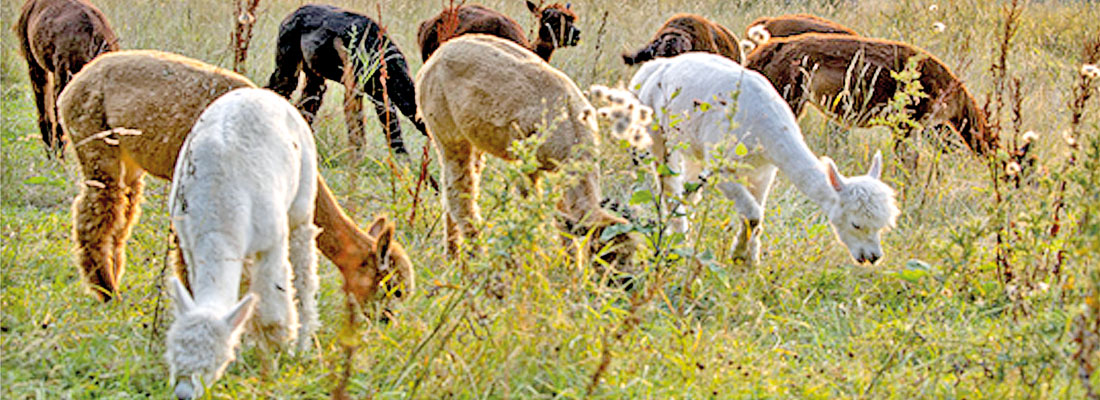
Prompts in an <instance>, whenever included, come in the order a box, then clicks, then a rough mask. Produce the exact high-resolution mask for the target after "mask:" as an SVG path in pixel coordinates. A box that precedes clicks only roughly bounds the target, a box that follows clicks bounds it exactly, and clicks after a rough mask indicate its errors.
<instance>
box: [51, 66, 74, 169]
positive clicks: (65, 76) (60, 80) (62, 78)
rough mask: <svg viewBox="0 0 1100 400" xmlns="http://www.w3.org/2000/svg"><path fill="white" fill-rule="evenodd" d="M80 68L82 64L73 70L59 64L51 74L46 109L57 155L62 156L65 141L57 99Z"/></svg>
mask: <svg viewBox="0 0 1100 400" xmlns="http://www.w3.org/2000/svg"><path fill="white" fill-rule="evenodd" d="M82 67H83V64H81V65H79V66H75V69H73V68H74V67H70V66H69V65H68V64H67V63H65V64H59V65H58V69H57V71H56V72H54V74H53V77H54V82H53V85H52V86H51V87H50V90H51V91H52V93H50V98H49V101H50V104H49V107H48V108H47V109H48V110H49V113H50V122H51V123H52V124H53V147H54V149H56V151H57V152H58V154H59V155H62V156H64V153H63V152H64V149H65V142H66V140H65V131H64V130H63V129H61V120H60V119H59V118H58V115H57V98H58V97H60V96H61V91H62V90H64V89H65V87H66V86H68V85H69V81H71V80H72V78H73V73H75V71H80V68H82Z"/></svg>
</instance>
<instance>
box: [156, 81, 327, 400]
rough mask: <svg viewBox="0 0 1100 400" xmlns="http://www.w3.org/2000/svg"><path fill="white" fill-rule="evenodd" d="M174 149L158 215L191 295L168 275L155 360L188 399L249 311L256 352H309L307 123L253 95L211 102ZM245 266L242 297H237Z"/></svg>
mask: <svg viewBox="0 0 1100 400" xmlns="http://www.w3.org/2000/svg"><path fill="white" fill-rule="evenodd" d="M180 151H181V152H180V157H179V160H178V161H177V162H176V168H175V173H174V174H173V177H172V189H171V192H170V194H169V206H168V208H169V212H170V213H171V217H172V226H173V228H174V230H175V232H176V237H177V238H178V239H179V248H180V253H181V254H182V256H183V259H184V261H185V262H186V264H187V266H188V269H187V273H188V276H187V281H188V282H191V290H192V291H193V292H194V296H192V295H191V294H189V293H188V291H187V290H186V289H184V288H183V285H182V284H181V283H180V281H179V280H177V279H174V278H173V279H172V281H171V285H170V286H169V287H170V288H171V289H170V292H171V294H172V298H173V300H174V301H175V304H176V320H175V322H173V323H172V327H171V328H169V330H168V338H167V339H168V351H167V353H166V355H165V357H166V358H167V360H168V365H169V366H170V367H171V371H172V381H173V382H172V383H173V385H174V386H175V394H176V398H179V399H191V398H196V397H200V396H202V392H203V389H204V385H205V386H210V385H212V384H213V383H214V381H215V380H217V379H218V378H219V377H220V376H221V374H222V372H223V371H224V370H225V367H226V366H228V365H229V362H231V361H232V360H233V349H234V347H235V346H236V344H237V338H239V336H240V332H241V331H242V330H243V327H244V322H245V321H247V320H249V314H250V311H251V314H255V315H254V316H253V317H252V318H251V322H252V323H251V329H249V331H251V332H252V333H253V335H255V336H257V337H258V338H259V340H258V342H259V344H260V346H261V347H263V348H264V351H265V353H271V352H278V351H279V350H281V349H283V348H284V347H285V345H286V344H287V343H289V342H291V341H294V340H295V339H297V348H298V350H299V351H306V350H308V349H309V348H310V340H311V336H312V335H313V332H314V331H315V330H316V328H317V326H318V325H319V321H318V318H317V246H316V244H315V242H314V237H316V236H317V233H318V229H317V228H316V227H315V226H313V210H314V201H315V199H316V197H317V176H318V173H317V151H316V149H315V148H314V144H313V132H312V131H311V130H310V128H309V125H308V124H306V121H305V120H304V119H302V116H301V114H300V113H298V110H297V109H295V108H294V106H292V105H290V103H287V102H286V100H285V99H283V98H282V97H280V96H279V95H277V94H275V93H273V92H270V91H267V90H263V89H253V88H242V89H237V90H234V91H231V92H229V93H226V94H225V95H224V96H222V97H220V98H218V99H217V100H215V101H214V102H213V103H211V104H210V107H207V109H206V111H203V113H202V115H200V116H199V119H198V121H196V122H195V126H194V128H192V129H191V134H190V135H188V136H187V141H186V142H185V143H184V145H183V148H182V149H181V150H180ZM245 268H248V269H249V271H248V272H247V275H248V276H249V281H250V282H249V291H250V292H251V293H249V294H248V295H246V297H245V298H244V299H242V300H241V301H239V302H238V301H237V294H238V291H239V290H240V283H241V276H242V274H245V273H246V272H245ZM252 293H254V294H255V295H253V294H252ZM257 296H258V299H257ZM295 299H297V302H295ZM234 303H236V306H234ZM253 303H256V304H255V310H254V311H253V310H252V309H253V307H252V306H253ZM295 303H297V309H295Z"/></svg>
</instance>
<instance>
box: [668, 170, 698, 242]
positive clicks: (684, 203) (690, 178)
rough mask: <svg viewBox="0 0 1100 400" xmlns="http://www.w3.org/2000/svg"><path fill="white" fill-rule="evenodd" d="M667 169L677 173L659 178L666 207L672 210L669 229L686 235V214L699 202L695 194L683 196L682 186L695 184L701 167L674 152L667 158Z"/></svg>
mask: <svg viewBox="0 0 1100 400" xmlns="http://www.w3.org/2000/svg"><path fill="white" fill-rule="evenodd" d="M668 167H669V168H670V169H672V170H673V171H674V172H676V173H677V174H676V175H672V176H664V177H661V184H662V186H663V190H664V192H665V194H666V195H668V199H667V201H666V207H668V208H672V214H673V215H674V216H673V217H672V218H671V219H669V227H670V228H672V229H673V231H674V232H678V233H683V234H687V232H688V214H689V213H691V205H692V204H694V203H695V202H696V201H698V200H699V195H698V192H696V193H692V194H690V195H688V196H685V190H684V184H685V183H686V182H697V181H698V177H699V172H700V171H701V170H702V166H701V165H699V163H698V162H695V161H693V160H690V159H688V158H687V157H686V156H685V155H684V154H683V153H682V152H679V151H676V152H673V153H672V155H671V156H670V157H669V160H668Z"/></svg>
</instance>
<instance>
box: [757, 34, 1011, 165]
mask: <svg viewBox="0 0 1100 400" xmlns="http://www.w3.org/2000/svg"><path fill="white" fill-rule="evenodd" d="M914 56H921V57H922V59H921V61H920V62H919V65H918V71H919V72H920V79H919V80H920V83H921V86H922V87H923V89H922V91H923V92H924V93H925V94H927V95H928V97H927V98H922V99H919V101H918V103H917V104H916V105H915V106H913V107H912V111H913V115H912V118H913V119H914V120H916V121H920V122H922V123H924V124H926V125H940V124H944V125H947V126H949V127H950V128H951V129H952V130H953V131H955V132H957V133H958V134H959V135H960V136H961V137H962V140H963V142H965V143H966V144H967V145H968V146H969V147H970V148H971V150H973V151H974V152H976V153H977V154H987V153H989V152H990V151H993V150H995V149H997V148H999V147H1000V144H999V142H998V139H997V137H996V136H995V135H993V134H992V133H991V132H990V131H989V129H988V127H987V126H986V119H985V113H984V112H983V111H982V110H981V108H980V107H979V106H978V104H977V102H976V101H975V100H974V97H973V96H971V95H970V92H969V91H967V90H966V87H965V86H964V85H963V84H962V81H960V80H959V78H958V77H956V76H955V74H953V73H951V70H949V69H948V68H947V66H946V65H944V64H943V62H941V61H940V60H938V59H936V57H934V56H932V55H931V54H929V53H928V52H926V51H924V50H922V49H919V48H916V47H913V46H910V45H907V44H904V43H899V42H894V41H889V40H881V39H870V38H864V37H858V36H850V35H836V34H819V33H810V34H804V35H798V36H792V37H789V38H778V39H772V40H770V41H768V42H767V43H765V44H763V45H761V46H760V47H758V48H757V49H756V50H754V51H753V52H752V53H751V54H749V55H748V57H747V59H746V61H745V66H746V67H748V68H751V69H754V70H756V71H759V72H761V73H762V74H764V76H766V77H768V79H769V80H770V81H771V82H772V84H773V85H775V87H776V89H778V90H779V93H780V94H782V95H783V97H784V98H785V99H786V100H787V102H788V103H789V104H790V106H791V109H792V110H794V112H795V115H798V114H799V113H800V112H801V110H802V106H803V105H804V104H806V102H807V101H810V102H812V103H814V104H816V105H817V106H818V107H820V108H821V109H822V110H824V111H825V112H827V113H829V114H831V115H833V116H834V117H836V118H838V119H840V120H843V121H845V122H847V123H851V124H854V125H856V126H861V127H866V126H869V124H870V122H871V120H872V119H873V118H874V117H876V116H880V115H882V114H883V113H884V112H886V110H887V109H886V106H887V104H888V103H889V101H890V99H891V98H892V97H893V96H894V93H895V92H896V91H897V89H898V86H899V85H898V81H897V80H895V79H894V78H893V77H891V76H890V71H901V70H903V69H905V64H906V62H907V61H908V60H909V59H910V58H911V57H914ZM846 85H847V86H846ZM837 96H844V98H842V99H841V100H842V101H836V100H835V99H836V98H837Z"/></svg>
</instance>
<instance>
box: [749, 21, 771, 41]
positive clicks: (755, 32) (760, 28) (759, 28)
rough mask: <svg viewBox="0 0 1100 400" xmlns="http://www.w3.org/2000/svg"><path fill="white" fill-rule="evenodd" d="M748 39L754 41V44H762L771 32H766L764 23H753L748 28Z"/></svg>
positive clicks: (769, 36)
mask: <svg viewBox="0 0 1100 400" xmlns="http://www.w3.org/2000/svg"><path fill="white" fill-rule="evenodd" d="M748 35H749V40H752V41H754V42H756V44H764V42H767V41H768V39H771V38H772V34H771V33H770V32H768V28H765V27H764V25H754V26H753V27H751V28H749V33H748Z"/></svg>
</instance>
